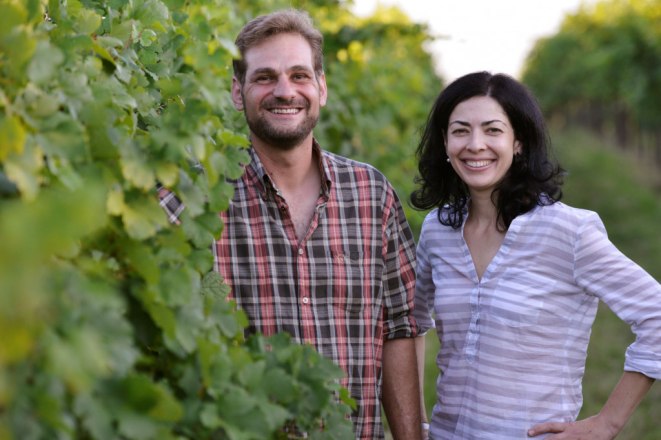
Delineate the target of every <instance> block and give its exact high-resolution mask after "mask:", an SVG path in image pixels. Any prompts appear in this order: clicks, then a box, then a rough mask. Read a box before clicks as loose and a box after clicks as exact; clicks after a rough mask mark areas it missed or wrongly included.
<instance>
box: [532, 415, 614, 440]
mask: <svg viewBox="0 0 661 440" xmlns="http://www.w3.org/2000/svg"><path fill="white" fill-rule="evenodd" d="M541 434H555V435H550V436H548V437H546V440H612V439H614V438H615V436H616V435H617V430H616V429H614V428H613V427H611V426H610V424H609V423H607V421H606V420H603V417H600V416H599V415H596V416H592V417H589V418H587V419H583V420H579V421H576V422H571V423H563V422H546V423H540V424H539V425H535V426H533V427H532V428H530V429H529V430H528V437H536V436H538V435H541Z"/></svg>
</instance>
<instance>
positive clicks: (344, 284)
mask: <svg viewBox="0 0 661 440" xmlns="http://www.w3.org/2000/svg"><path fill="white" fill-rule="evenodd" d="M328 257H329V259H330V264H329V266H330V271H329V279H328V280H327V288H326V290H327V292H328V293H330V295H329V296H328V297H327V298H326V299H327V301H328V303H329V305H330V306H332V307H333V309H334V310H335V312H336V313H338V312H341V313H343V314H346V315H347V316H352V317H359V316H361V315H362V313H363V310H364V309H365V307H369V306H371V303H372V301H371V297H372V294H371V288H370V286H371V284H372V279H371V277H370V273H371V269H370V258H369V256H368V255H366V254H365V253H364V252H362V250H361V249H359V248H358V247H357V246H355V247H346V248H340V249H331V250H329V252H328Z"/></svg>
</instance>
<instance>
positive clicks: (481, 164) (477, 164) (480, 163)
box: [465, 160, 491, 168]
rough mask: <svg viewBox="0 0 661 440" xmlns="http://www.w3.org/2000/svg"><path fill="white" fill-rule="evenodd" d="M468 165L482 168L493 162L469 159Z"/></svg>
mask: <svg viewBox="0 0 661 440" xmlns="http://www.w3.org/2000/svg"><path fill="white" fill-rule="evenodd" d="M465 163H466V165H468V166H469V167H472V168H481V167H486V166H487V165H489V164H490V163H491V161H490V160H467V161H466V162H465Z"/></svg>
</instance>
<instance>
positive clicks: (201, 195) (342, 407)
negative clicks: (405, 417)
mask: <svg viewBox="0 0 661 440" xmlns="http://www.w3.org/2000/svg"><path fill="white" fill-rule="evenodd" d="M238 14H239V13H238V11H237V10H236V9H235V8H234V7H233V6H230V5H227V4H225V2H221V1H220V0H217V1H202V0H200V1H195V0H193V1H187V2H183V1H177V0H166V1H160V0H108V1H102V0H68V1H66V2H64V1H59V0H49V1H48V2H46V1H40V0H29V1H27V2H25V1H23V0H2V1H0V140H1V141H0V231H2V237H3V246H2V247H1V248H0V267H2V276H0V292H1V295H0V334H2V335H3V343H2V344H1V345H0V439H10V438H16V439H19V438H20V439H42V438H49V439H50V438H90V439H92V438H98V439H106V438H126V439H148V438H149V439H151V438H162V439H168V438H173V439H174V438H196V439H197V438H223V439H224V438H227V439H264V438H277V437H278V436H282V435H283V434H282V432H281V427H283V426H285V425H286V424H289V425H291V424H295V425H296V426H298V427H300V428H301V429H308V430H310V431H311V434H312V438H347V437H350V436H351V428H350V424H349V422H348V420H347V418H346V415H347V411H348V410H349V407H348V406H347V405H346V404H345V403H348V402H349V400H350V399H348V396H346V394H345V393H344V392H343V391H342V390H341V389H340V388H339V386H338V385H337V383H338V379H339V377H340V374H341V372H340V370H339V369H338V368H337V367H335V366H334V365H333V364H332V363H331V362H330V361H328V360H325V359H323V358H321V357H320V356H319V355H318V354H316V353H315V352H314V351H313V350H312V349H311V348H310V347H306V346H300V345H294V344H291V343H290V341H289V340H288V339H287V338H285V337H282V336H279V337H275V338H273V339H264V338H261V337H254V338H253V339H250V340H248V341H246V340H244V336H243V331H244V328H245V327H246V325H247V322H246V318H245V316H244V315H243V314H242V313H241V312H237V311H236V310H235V307H234V305H233V303H232V302H230V301H228V300H227V299H226V297H227V293H228V287H227V286H226V285H224V284H223V283H222V280H221V279H220V278H219V276H218V275H216V274H215V273H214V272H212V271H211V269H212V254H211V250H210V244H211V243H212V242H213V239H214V237H217V236H218V235H219V233H220V231H221V228H222V224H221V222H220V220H219V217H218V216H217V212H218V211H219V210H222V209H226V208H227V206H228V200H229V199H230V197H231V196H232V187H231V185H228V184H227V183H226V180H227V179H232V178H237V177H239V176H240V175H241V173H242V166H241V164H244V163H246V162H247V160H248V156H247V154H246V151H245V147H246V145H247V139H246V137H245V135H243V134H240V133H241V129H240V128H239V125H240V124H238V123H237V120H238V117H237V115H236V112H235V111H234V109H233V107H232V105H231V100H230V95H229V89H230V80H231V72H230V69H231V67H230V66H231V60H232V57H234V56H235V55H236V49H235V47H234V46H233V43H232V38H233V35H234V34H235V33H236V30H237V29H236V28H235V26H236V25H240V24H242V21H241V22H240V23H239V22H238V21H237V20H236V17H237V16H238ZM233 23H236V25H235V24H233ZM158 184H162V185H164V186H166V187H168V188H170V189H172V190H173V191H174V192H175V193H177V194H178V195H179V196H180V197H181V198H182V199H183V201H184V202H185V204H186V209H185V211H184V213H183V215H182V217H181V225H180V227H174V226H170V225H169V224H168V222H167V219H166V217H165V215H164V213H163V211H162V209H161V208H160V206H159V204H158V196H157V191H156V187H157V185H158ZM322 421H323V422H322ZM322 423H323V428H322ZM330 431H332V432H333V433H332V434H331V433H330Z"/></svg>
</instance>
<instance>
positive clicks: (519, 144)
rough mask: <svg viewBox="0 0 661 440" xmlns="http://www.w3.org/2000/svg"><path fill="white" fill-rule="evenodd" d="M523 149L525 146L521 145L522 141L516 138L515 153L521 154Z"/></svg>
mask: <svg viewBox="0 0 661 440" xmlns="http://www.w3.org/2000/svg"><path fill="white" fill-rule="evenodd" d="M522 150H523V147H522V146H521V142H519V141H517V140H515V141H514V154H521V151H522Z"/></svg>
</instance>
